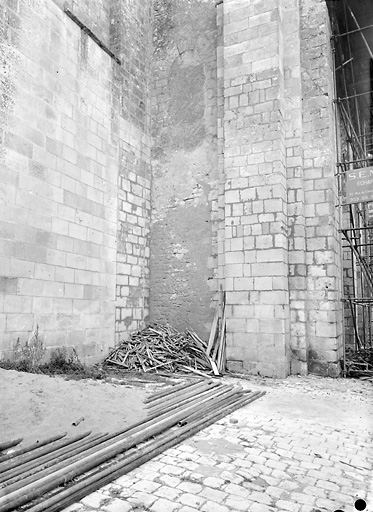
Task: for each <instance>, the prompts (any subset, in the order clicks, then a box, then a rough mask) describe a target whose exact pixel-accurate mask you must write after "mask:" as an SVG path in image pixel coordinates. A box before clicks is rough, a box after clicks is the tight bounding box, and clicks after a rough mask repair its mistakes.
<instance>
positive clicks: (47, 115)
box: [0, 0, 150, 361]
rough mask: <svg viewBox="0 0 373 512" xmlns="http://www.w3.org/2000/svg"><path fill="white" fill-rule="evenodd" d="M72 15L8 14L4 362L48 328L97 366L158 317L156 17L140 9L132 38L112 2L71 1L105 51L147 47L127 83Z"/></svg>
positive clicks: (44, 10) (0, 317) (0, 346)
mask: <svg viewBox="0 0 373 512" xmlns="http://www.w3.org/2000/svg"><path fill="white" fill-rule="evenodd" d="M123 4H126V2H123ZM64 5H65V4H64V3H63V2H60V1H57V0H56V2H54V1H52V0H31V1H23V0H15V1H13V2H7V4H6V5H4V3H2V4H1V6H0V20H1V21H0V23H1V27H0V45H1V50H0V56H1V64H0V79H1V104H0V109H1V114H0V142H1V149H0V151H1V152H0V196H1V202H0V212H1V213H0V219H1V222H0V332H1V333H2V334H1V336H0V351H1V354H2V355H3V356H7V355H9V354H10V352H11V348H12V343H13V342H14V341H15V340H16V339H17V338H18V337H20V339H21V341H25V340H26V339H27V337H28V336H29V334H30V332H31V331H32V330H33V329H35V328H36V326H37V325H38V326H39V332H40V333H41V334H42V336H43V338H44V341H45V344H46V345H47V346H48V347H58V346H62V345H73V346H75V347H76V349H77V352H78V354H79V356H80V357H81V358H82V359H84V360H86V361H93V360H95V359H97V358H98V357H100V356H102V355H103V354H105V353H106V352H107V348H108V347H109V345H113V343H114V339H115V336H114V332H115V329H116V331H117V334H118V336H119V334H120V333H121V332H123V331H124V332H126V330H127V328H128V326H130V325H131V326H132V327H133V326H134V325H136V326H139V325H140V324H141V322H143V321H144V317H145V315H146V307H145V301H146V296H147V295H148V285H147V279H148V276H147V270H144V268H147V267H148V265H147V260H146V258H148V257H149V254H148V248H147V247H146V244H147V233H148V226H147V223H148V217H149V187H150V186H149V176H148V174H147V170H148V165H149V145H150V144H149V136H148V132H147V130H148V125H149V122H148V110H147V108H148V107H147V102H146V101H145V100H144V96H146V95H147V87H148V81H147V75H146V73H145V71H144V69H146V58H147V55H148V53H147V52H148V49H149V48H148V45H149V42H150V41H149V38H146V37H145V38H142V37H143V35H144V33H149V23H150V5H149V3H148V2H142V1H141V2H140V1H138V2H128V5H130V7H131V9H130V11H129V12H126V14H127V17H131V16H132V25H131V27H130V28H129V29H128V30H127V32H126V34H125V35H124V34H123V32H122V31H121V30H120V29H118V27H116V26H113V23H112V22H113V18H112V16H113V13H114V9H115V5H114V2H113V3H111V4H110V3H109V2H106V1H103V0H102V1H95V2H94V3H93V2H84V3H82V2H79V3H78V2H75V1H72V2H68V3H67V6H68V7H69V8H70V9H71V10H72V11H73V13H74V14H75V16H76V17H77V18H78V19H79V20H80V21H81V23H83V24H84V25H85V26H86V27H87V28H88V29H89V30H91V31H92V32H93V33H94V34H95V35H96V36H97V37H98V38H99V39H100V41H102V43H103V44H104V45H110V44H111V43H112V42H113V41H114V40H115V41H116V42H117V43H118V41H119V42H120V39H121V38H122V39H124V43H126V42H128V40H129V39H133V40H134V41H135V40H139V39H141V38H142V41H143V56H144V62H140V61H139V60H137V59H138V52H137V53H136V56H135V55H133V54H131V53H130V54H128V53H127V57H128V58H127V61H126V63H127V67H126V69H127V73H128V76H129V78H128V77H127V81H126V82H125V80H124V77H123V74H121V73H120V72H118V64H117V63H116V62H115V60H114V59H112V58H111V57H110V56H109V55H108V54H107V53H106V52H105V51H104V50H103V49H102V48H101V47H100V46H99V45H98V44H97V43H96V42H95V41H94V40H93V39H92V38H91V37H90V36H89V35H87V34H86V33H85V32H84V31H83V30H81V28H80V27H79V26H78V25H77V24H76V23H75V22H74V21H73V20H72V19H70V18H69V17H68V16H67V15H66V14H65V13H64V11H63V6H64ZM140 15H141V20H142V21H141V22H139V20H140ZM116 19H117V18H116ZM121 27H123V23H122V24H121ZM123 46H124V45H123V44H122V48H123ZM114 51H118V47H115V48H114ZM128 55H129V56H128ZM119 56H121V54H120V52H119ZM135 57H136V58H135ZM129 66H131V74H129V71H128V67H129ZM137 68H139V73H137V72H136V70H137ZM141 70H142V74H141ZM124 72H125V70H124ZM124 72H123V73H124ZM145 75H146V76H145ZM131 77H132V78H131ZM135 77H136V80H138V79H140V80H141V87H139V86H138V84H136V83H134V81H135ZM144 77H145V78H144ZM139 89H141V91H142V92H140V93H138V90H139ZM128 90H130V91H131V95H130V96H128V95H127V94H124V91H126V92H127V91H128ZM135 97H136V98H137V99H136V100H135ZM128 102H132V103H133V105H132V104H131V105H129V104H128ZM118 105H121V107H122V108H121V109H118ZM126 155H128V156H126ZM130 159H132V160H131V165H127V161H128V160H130ZM118 212H120V213H118ZM130 215H133V217H131V218H130ZM133 224H136V229H138V228H137V225H141V227H140V228H139V229H140V232H137V233H134V230H135V228H132V227H131V226H133ZM118 233H120V243H119V244H118V243H117V236H118ZM117 275H118V278H117ZM123 276H124V277H123ZM132 279H133V281H131V280H132ZM122 285H123V286H124V288H123V287H122ZM131 286H132V287H134V288H135V289H136V291H135V292H134V291H133V290H134V288H131ZM139 287H140V288H141V290H142V291H141V294H140V295H141V297H138V296H137V295H138V292H137V290H138V289H139ZM126 294H128V296H131V294H132V296H131V298H130V299H129V300H128V301H126ZM124 306H125V308H126V312H125V314H123V309H122V308H123V307H124ZM116 308H117V319H118V321H117V323H116V322H115V312H116ZM118 311H119V313H118ZM129 318H130V319H131V320H129ZM122 320H123V322H121V321H122ZM115 326H116V327H115Z"/></svg>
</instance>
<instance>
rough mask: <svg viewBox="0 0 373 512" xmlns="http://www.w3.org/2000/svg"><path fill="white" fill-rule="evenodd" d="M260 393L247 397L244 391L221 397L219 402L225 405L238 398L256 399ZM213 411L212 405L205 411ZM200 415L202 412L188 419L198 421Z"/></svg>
mask: <svg viewBox="0 0 373 512" xmlns="http://www.w3.org/2000/svg"><path fill="white" fill-rule="evenodd" d="M260 393H261V392H260V391H256V392H252V393H250V394H245V395H243V394H242V391H241V392H238V393H236V394H233V393H231V394H230V395H227V396H223V397H221V398H220V400H219V403H220V404H222V405H224V404H225V403H226V402H229V401H230V400H232V401H234V400H236V399H238V398H241V397H243V396H245V397H246V398H251V397H253V398H255V397H256V396H259V394H260ZM212 409H213V406H212V405H211V406H210V407H207V408H206V410H205V411H206V413H209V412H210V411H211V410H212ZM200 414H201V412H200V411H199V412H196V413H193V414H191V415H190V416H189V417H188V421H189V422H190V421H195V420H197V419H198V417H199V415H200Z"/></svg>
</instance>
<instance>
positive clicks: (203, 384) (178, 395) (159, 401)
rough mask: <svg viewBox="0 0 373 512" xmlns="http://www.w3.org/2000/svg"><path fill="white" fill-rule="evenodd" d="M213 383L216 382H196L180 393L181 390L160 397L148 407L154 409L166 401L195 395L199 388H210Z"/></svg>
mask: <svg viewBox="0 0 373 512" xmlns="http://www.w3.org/2000/svg"><path fill="white" fill-rule="evenodd" d="M213 384H215V385H216V383H215V382H214V381H213V380H211V381H208V382H206V381H202V382H197V383H196V384H194V385H192V386H190V387H189V388H187V389H184V390H182V391H181V392H180V393H179V392H177V393H172V396H171V397H170V396H169V395H166V396H164V397H161V398H158V399H157V400H154V401H153V402H151V403H149V404H148V405H147V409H153V408H156V407H159V406H160V405H162V404H163V403H165V402H169V401H170V402H171V401H174V402H177V400H178V399H180V398H183V397H188V396H193V395H195V394H196V393H198V392H199V390H201V389H208V388H209V387H210V386H211V385H213ZM219 384H220V383H219Z"/></svg>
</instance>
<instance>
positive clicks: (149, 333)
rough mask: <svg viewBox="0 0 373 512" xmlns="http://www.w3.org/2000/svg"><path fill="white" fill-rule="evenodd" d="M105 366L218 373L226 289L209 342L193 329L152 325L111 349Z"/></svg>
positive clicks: (221, 364)
mask: <svg viewBox="0 0 373 512" xmlns="http://www.w3.org/2000/svg"><path fill="white" fill-rule="evenodd" d="M103 364H104V365H115V366H120V367H121V368H123V369H125V370H127V371H130V372H156V373H179V372H182V373H185V372H187V373H190V372H192V373H197V374H199V375H206V373H207V374H208V375H211V374H212V373H213V374H214V375H220V374H221V373H224V371H225V366H226V340H225V292H223V290H222V288H220V293H219V303H218V307H217V308H216V312H215V316H214V320H213V322H212V326H211V332H210V337H209V341H208V343H206V342H205V341H203V340H202V339H201V338H200V337H199V336H198V335H197V334H196V333H195V332H194V331H193V330H192V329H189V330H187V331H185V332H184V333H181V332H179V331H177V330H176V329H174V328H173V327H172V326H170V325H168V324H166V325H160V324H153V325H149V326H148V327H146V328H145V329H143V330H142V331H138V332H136V333H134V334H132V335H131V337H130V339H129V340H128V341H123V342H121V343H120V345H119V346H117V347H116V348H114V349H113V350H111V352H110V354H109V355H108V356H107V357H106V358H105V359H104V361H103Z"/></svg>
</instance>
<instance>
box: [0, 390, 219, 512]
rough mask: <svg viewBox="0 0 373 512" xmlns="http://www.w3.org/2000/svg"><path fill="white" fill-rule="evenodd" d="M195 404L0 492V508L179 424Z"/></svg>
mask: <svg viewBox="0 0 373 512" xmlns="http://www.w3.org/2000/svg"><path fill="white" fill-rule="evenodd" d="M208 400H209V398H202V399H199V401H198V404H199V407H203V404H204V403H206V401H208ZM194 410H195V404H192V405H189V406H187V407H185V408H182V409H181V410H180V411H179V412H177V413H174V414H172V415H171V416H168V415H166V417H164V416H163V417H161V418H162V419H158V421H155V422H154V423H152V424H151V425H150V426H149V425H148V426H147V427H145V428H143V430H142V431H141V432H137V433H135V434H132V435H129V436H127V437H126V438H125V439H123V440H119V441H117V442H115V443H114V444H113V445H111V446H108V447H106V448H104V449H101V450H99V451H97V452H95V453H92V454H90V455H88V456H84V458H81V457H80V460H79V461H76V462H74V463H72V464H69V465H68V466H66V467H63V468H61V469H59V470H57V471H50V472H49V474H48V475H46V476H44V477H43V478H41V479H39V480H38V481H37V482H32V483H29V484H28V485H25V486H24V487H23V488H22V489H17V490H15V491H14V492H10V493H9V494H8V493H7V494H6V495H5V496H4V494H0V510H1V512H6V511H8V510H12V509H14V508H16V507H18V506H20V505H23V504H24V503H27V502H28V501H30V500H32V499H33V498H35V497H36V496H38V495H40V494H42V493H45V492H48V491H50V490H52V489H55V488H56V487H58V486H59V485H60V484H62V483H63V484H65V483H66V482H68V481H70V480H72V479H73V478H74V477H76V476H79V475H81V474H83V473H85V472H86V471H89V470H90V469H92V468H94V467H96V466H98V465H100V464H102V463H104V462H106V461H108V460H109V459H111V458H112V457H115V456H117V455H119V454H120V453H122V452H124V451H126V450H129V449H130V448H132V447H133V446H136V445H137V444H139V443H141V442H144V441H146V440H147V439H149V438H150V437H153V436H155V435H157V434H160V433H162V432H164V431H165V430H167V429H168V428H170V427H172V426H173V425H176V424H177V423H178V422H179V421H180V420H183V419H184V418H185V417H186V416H187V415H188V414H189V413H191V412H194Z"/></svg>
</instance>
